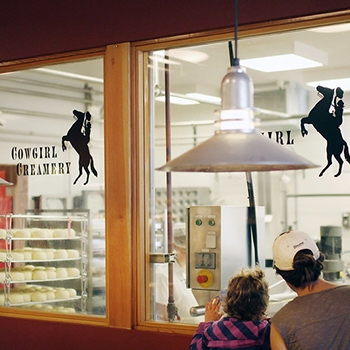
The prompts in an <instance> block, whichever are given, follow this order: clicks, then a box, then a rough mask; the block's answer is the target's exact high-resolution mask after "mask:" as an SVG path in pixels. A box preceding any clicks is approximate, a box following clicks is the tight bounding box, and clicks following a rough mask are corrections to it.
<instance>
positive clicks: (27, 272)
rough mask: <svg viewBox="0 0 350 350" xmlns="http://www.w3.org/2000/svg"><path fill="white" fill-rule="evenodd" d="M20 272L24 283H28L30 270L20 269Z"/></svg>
mask: <svg viewBox="0 0 350 350" xmlns="http://www.w3.org/2000/svg"><path fill="white" fill-rule="evenodd" d="M21 272H22V273H23V275H24V279H25V280H26V281H30V280H31V279H32V270H28V269H25V268H24V269H22V270H21Z"/></svg>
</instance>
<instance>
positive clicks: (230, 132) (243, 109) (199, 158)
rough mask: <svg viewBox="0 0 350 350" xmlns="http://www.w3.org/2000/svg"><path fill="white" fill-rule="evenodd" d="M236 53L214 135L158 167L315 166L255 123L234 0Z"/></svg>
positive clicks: (268, 168) (238, 168)
mask: <svg viewBox="0 0 350 350" xmlns="http://www.w3.org/2000/svg"><path fill="white" fill-rule="evenodd" d="M235 7H236V8H235V57H233V54H232V45H231V46H230V49H231V50H230V61H231V66H230V67H229V68H228V70H227V74H226V75H225V76H224V78H223V79H222V82H221V101H222V102H221V110H220V117H219V119H218V120H217V121H216V123H217V124H218V127H219V128H218V130H217V131H216V132H215V134H214V136H212V137H211V138H209V139H207V140H206V141H204V142H202V143H200V144H199V145H197V146H196V147H194V148H192V149H191V150H189V151H187V152H186V153H184V154H182V155H180V156H179V157H177V158H175V159H173V160H170V161H169V162H167V163H166V164H164V165H163V166H161V167H160V168H158V169H157V170H163V171H167V172H171V171H179V172H181V171H182V172H247V171H248V172H252V171H273V170H296V169H307V168H314V167H317V165H315V164H314V163H312V162H310V161H309V160H307V159H305V158H304V157H302V156H300V155H298V154H296V153H295V152H293V151H292V150H290V149H288V148H287V147H286V146H282V145H280V144H279V143H277V142H275V141H273V140H271V139H269V138H267V137H266V136H263V135H261V133H260V132H258V131H257V130H256V129H255V126H254V111H255V109H254V107H253V82H252V80H251V79H250V77H249V76H248V75H247V74H246V72H245V69H244V67H241V66H240V65H239V59H238V58H237V46H238V45H237V40H238V39H237V32H238V24H237V22H238V21H237V17H238V16H237V0H236V2H235Z"/></svg>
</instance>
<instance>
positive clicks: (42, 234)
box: [31, 228, 49, 238]
mask: <svg viewBox="0 0 350 350" xmlns="http://www.w3.org/2000/svg"><path fill="white" fill-rule="evenodd" d="M31 238H49V235H48V230H45V229H40V228H38V229H36V230H35V231H32V232H31Z"/></svg>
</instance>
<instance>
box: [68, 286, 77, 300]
mask: <svg viewBox="0 0 350 350" xmlns="http://www.w3.org/2000/svg"><path fill="white" fill-rule="evenodd" d="M66 290H67V291H68V293H69V297H70V298H75V297H76V296H77V291H76V290H75V289H73V288H67V289H66Z"/></svg>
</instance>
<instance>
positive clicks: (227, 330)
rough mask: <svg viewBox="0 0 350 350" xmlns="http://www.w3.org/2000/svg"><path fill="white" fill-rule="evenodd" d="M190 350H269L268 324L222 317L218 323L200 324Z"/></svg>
mask: <svg viewBox="0 0 350 350" xmlns="http://www.w3.org/2000/svg"><path fill="white" fill-rule="evenodd" d="M189 349H190V350H219V349H225V350H230V349H231V350H233V349H234V350H239V349H242V350H258V349H259V350H262V349H271V348H270V323H269V321H268V320H262V321H242V320H239V319H237V318H232V317H223V318H221V319H220V320H219V321H215V322H213V321H211V322H201V323H200V324H199V326H198V328H197V331H196V333H195V335H194V336H193V338H192V341H191V344H190V348H189Z"/></svg>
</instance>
